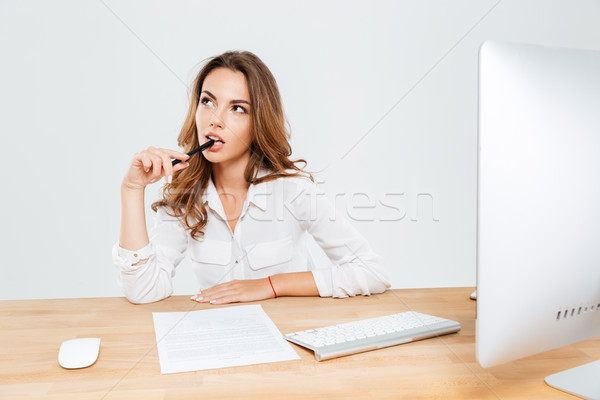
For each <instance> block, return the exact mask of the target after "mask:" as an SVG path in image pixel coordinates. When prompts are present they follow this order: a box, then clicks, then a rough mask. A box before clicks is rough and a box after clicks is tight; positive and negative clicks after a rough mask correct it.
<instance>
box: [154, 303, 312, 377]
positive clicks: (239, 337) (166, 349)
mask: <svg viewBox="0 0 600 400" xmlns="http://www.w3.org/2000/svg"><path fill="white" fill-rule="evenodd" d="M152 316H153V317H154V332H155V333H156V344H157V348H158V357H159V359H160V372H161V373H163V374H170V373H175V372H186V371H198V370H203V369H212V368H225V367H234V366H238V365H251V364H260V363H269V362H277V361H287V360H298V359H299V358H300V357H298V355H297V354H296V352H295V351H294V349H293V348H292V346H291V345H290V344H289V342H288V341H286V340H285V339H283V337H282V335H281V332H279V330H278V329H277V327H276V326H275V324H274V323H273V321H271V319H270V318H269V317H268V316H267V314H265V312H264V311H263V309H262V307H261V306H260V305H249V306H238V307H227V308H218V309H214V310H198V311H190V312H160V313H152Z"/></svg>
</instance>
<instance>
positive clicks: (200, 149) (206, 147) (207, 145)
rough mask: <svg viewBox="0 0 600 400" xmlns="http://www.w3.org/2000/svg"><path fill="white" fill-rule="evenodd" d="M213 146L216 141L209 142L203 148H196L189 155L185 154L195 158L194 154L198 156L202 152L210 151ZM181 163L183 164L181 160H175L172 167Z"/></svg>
mask: <svg viewBox="0 0 600 400" xmlns="http://www.w3.org/2000/svg"><path fill="white" fill-rule="evenodd" d="M213 144H215V141H214V140H212V139H210V140H209V141H208V142H206V143H204V144H203V145H202V146H200V147H196V148H195V149H194V150H192V151H190V152H189V153H185V154H187V155H188V156H193V155H194V154H196V153H198V152H200V151H204V150H206V149H208V148H209V147H210V146H212V145H213ZM188 160H189V158H188ZM180 162H181V160H173V161H171V165H175V164H179V163H180Z"/></svg>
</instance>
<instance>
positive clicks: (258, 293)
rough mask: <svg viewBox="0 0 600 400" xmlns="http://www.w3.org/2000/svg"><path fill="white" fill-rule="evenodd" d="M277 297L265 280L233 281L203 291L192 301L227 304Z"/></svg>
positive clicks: (192, 298)
mask: <svg viewBox="0 0 600 400" xmlns="http://www.w3.org/2000/svg"><path fill="white" fill-rule="evenodd" d="M273 297H275V294H274V293H273V289H271V284H270V283H269V280H268V279H267V278H265V279H247V280H243V281H238V280H235V281H231V282H226V283H222V284H220V285H216V286H213V287H211V288H209V289H206V290H203V291H201V292H200V293H198V294H197V295H195V296H192V297H191V300H195V301H197V302H199V303H210V304H227V303H236V302H246V301H257V300H265V299H271V298H273Z"/></svg>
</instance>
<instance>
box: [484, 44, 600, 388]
mask: <svg viewBox="0 0 600 400" xmlns="http://www.w3.org/2000/svg"><path fill="white" fill-rule="evenodd" d="M478 147H479V157H478V207H477V329H476V330H477V332H476V342H477V358H478V361H479V363H480V364H481V365H482V366H483V367H491V366H494V365H497V364H501V363H504V362H508V361H511V360H515V359H518V358H522V357H526V356H529V355H533V354H536V353H540V352H543V351H546V350H550V349H553V348H556V347H560V346H564V345H567V344H570V343H573V342H577V341H580V340H584V339H588V338H591V337H595V336H598V335H600V52H598V51H590V50H577V49H567V48H551V47H544V46H537V45H529V44H517V43H505V42H498V41H488V42H485V43H484V44H483V45H482V46H481V49H480V53H479V136H478ZM548 370H549V373H553V372H557V371H552V364H551V363H549V364H548ZM588 377H589V378H588ZM599 377H600V362H593V363H590V364H587V365H586V366H582V367H580V368H578V369H574V370H569V371H566V372H564V373H562V374H556V375H552V376H549V377H548V378H546V382H547V383H548V384H550V385H551V386H555V387H557V388H559V389H561V390H564V391H567V392H570V393H572V394H576V395H579V396H580V397H584V398H600V383H599V382H600V379H599ZM586 396H587V397H586Z"/></svg>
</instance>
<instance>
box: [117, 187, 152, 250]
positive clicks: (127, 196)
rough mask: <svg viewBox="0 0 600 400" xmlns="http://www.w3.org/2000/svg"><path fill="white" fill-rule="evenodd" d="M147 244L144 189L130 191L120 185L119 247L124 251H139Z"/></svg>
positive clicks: (130, 189)
mask: <svg viewBox="0 0 600 400" xmlns="http://www.w3.org/2000/svg"><path fill="white" fill-rule="evenodd" d="M148 243H150V240H149V239H148V231H147V229H146V211H145V206H144V189H143V188H142V189H132V188H129V187H127V186H126V185H125V184H122V185H121V237H120V239H119V246H121V247H122V248H124V249H126V250H139V249H141V248H143V247H144V246H146V245H147V244H148Z"/></svg>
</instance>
